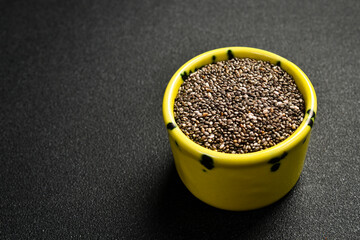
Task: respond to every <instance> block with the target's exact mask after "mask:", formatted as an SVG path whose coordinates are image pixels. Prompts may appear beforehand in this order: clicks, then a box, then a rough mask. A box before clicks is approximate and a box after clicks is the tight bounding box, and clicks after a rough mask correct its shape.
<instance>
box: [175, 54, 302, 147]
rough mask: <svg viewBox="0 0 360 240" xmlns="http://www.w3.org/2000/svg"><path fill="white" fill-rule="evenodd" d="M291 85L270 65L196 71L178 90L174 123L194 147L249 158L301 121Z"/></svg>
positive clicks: (239, 62) (242, 63)
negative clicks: (195, 145) (248, 155)
mask: <svg viewBox="0 0 360 240" xmlns="http://www.w3.org/2000/svg"><path fill="white" fill-rule="evenodd" d="M304 112H305V102H304V99H303V97H302V95H301V93H300V92H299V90H298V88H297V86H296V84H295V81H294V79H293V78H292V76H290V75H289V74H288V73H287V72H285V71H284V70H282V69H281V68H280V67H279V66H275V65H273V64H270V63H269V62H265V61H261V60H255V59H249V58H243V59H239V58H234V59H232V60H228V61H221V62H217V63H214V64H209V65H206V66H204V67H202V68H201V69H198V70H197V71H195V72H194V73H192V74H190V75H189V77H188V78H187V79H186V80H185V81H184V83H183V84H182V85H181V87H180V88H179V92H178V95H177V97H176V99H175V106H174V115H175V121H176V123H177V125H178V126H179V128H180V129H181V131H182V132H183V133H184V134H185V135H186V136H188V137H189V138H190V139H191V140H192V141H194V142H196V143H197V144H199V145H201V146H203V147H206V148H209V149H212V150H215V151H218V152H225V153H250V152H256V151H260V150H263V149H266V148H269V147H272V146H274V145H276V144H278V143H280V142H282V141H283V140H285V139H286V138H287V137H289V136H290V135H291V134H292V133H293V132H294V131H295V130H296V129H297V128H298V127H299V125H300V124H301V122H302V121H303V118H304Z"/></svg>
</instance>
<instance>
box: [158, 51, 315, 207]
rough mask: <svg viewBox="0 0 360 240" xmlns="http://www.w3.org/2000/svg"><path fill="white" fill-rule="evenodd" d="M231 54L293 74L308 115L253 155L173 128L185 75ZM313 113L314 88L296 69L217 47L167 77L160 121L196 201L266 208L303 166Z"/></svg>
mask: <svg viewBox="0 0 360 240" xmlns="http://www.w3.org/2000/svg"><path fill="white" fill-rule="evenodd" d="M233 57H237V58H245V57H247V58H253V59H259V60H264V61H269V62H271V63H272V64H277V65H279V66H281V68H282V69H284V70H285V71H286V72H288V73H289V74H291V75H292V76H293V77H294V79H295V82H296V84H297V86H298V88H299V90H300V92H301V93H302V94H303V96H304V99H305V108H306V113H305V117H304V121H303V122H302V123H301V125H300V126H299V128H298V129H297V130H296V131H295V132H294V133H293V134H292V135H291V136H290V137H289V138H287V139H286V140H285V141H283V142H281V143H279V144H277V145H275V146H273V147H271V148H268V149H265V150H262V151H258V152H253V153H246V154H228V153H220V152H216V151H213V150H210V149H207V148H204V147H202V146H200V145H198V144H196V143H195V142H193V141H192V140H190V139H189V138H188V137H186V135H185V134H184V133H183V132H182V131H181V130H180V129H179V127H178V126H177V124H176V122H175V119H174V113H173V110H174V101H175V97H176V95H177V93H178V89H179V87H180V85H181V84H182V83H183V81H184V79H186V78H187V76H188V75H189V74H190V73H191V72H194V71H196V69H198V68H201V67H202V66H204V65H206V64H210V63H214V62H217V61H222V60H228V59H231V58H233ZM316 111H317V101H316V95H315V90H314V88H313V86H312V84H311V82H310V80H309V79H308V77H307V76H306V75H305V73H304V72H303V71H301V69H300V68H299V67H297V66H296V65H295V64H293V63H292V62H290V61H288V60H286V59H285V58H283V57H280V56H278V55H276V54H274V53H271V52H267V51H264V50H260V49H256V48H248V47H227V48H220V49H215V50H212V51H208V52H205V53H203V54H200V55H199V56H197V57H194V58H193V59H191V60H190V61H188V62H187V63H185V64H184V65H183V66H182V67H181V68H180V69H179V70H178V71H177V72H176V73H175V74H174V76H173V77H172V78H171V80H170V82H169V84H168V86H167V88H166V91H165V95H164V100H163V117H164V122H165V125H166V127H167V130H168V134H169V141H170V145H171V149H172V152H173V156H174V160H175V165H176V169H177V171H178V173H179V176H180V178H181V180H182V181H183V183H184V184H185V186H186V187H187V188H188V189H189V190H190V192H192V193H193V194H194V195H195V196H196V197H197V198H199V199H200V200H202V201H204V202H205V203H208V204H209V205H212V206H214V207H218V208H222V209H227V210H251V209H256V208H260V207H264V206H266V205H269V204H271V203H273V202H275V201H277V200H279V199H280V198H282V197H283V196H284V195H286V193H288V192H289V191H290V190H291V189H292V188H293V187H294V185H295V184H296V182H297V180H298V179H299V177H300V174H301V171H302V168H303V165H304V161H305V155H306V151H307V147H308V144H309V140H310V133H311V129H312V126H313V124H314V120H315V115H316Z"/></svg>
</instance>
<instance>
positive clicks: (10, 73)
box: [0, 0, 360, 239]
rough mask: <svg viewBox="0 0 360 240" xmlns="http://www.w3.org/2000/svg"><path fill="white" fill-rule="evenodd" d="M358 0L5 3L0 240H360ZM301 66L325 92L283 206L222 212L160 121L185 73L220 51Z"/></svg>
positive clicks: (0, 26)
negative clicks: (179, 164) (177, 159)
mask: <svg viewBox="0 0 360 240" xmlns="http://www.w3.org/2000/svg"><path fill="white" fill-rule="evenodd" d="M359 11H360V2H359V1H355V0H353V1H327V2H326V1H230V0H222V1H55V0H50V1H0V110H1V111H0V239H357V238H359V235H360V225H359V222H360V217H359V212H360V200H359V198H360V196H359V194H360V187H359V182H360V177H359V172H360V171H359V170H360V169H359V160H360V157H359V155H360V151H359V149H360V145H359V142H360V136H359V134H360V131H359V130H360V129H359V125H360V120H359V117H360V110H359V105H360V96H359V91H360V83H359V82H360V79H359V76H360V71H359V65H360V60H359V59H360V58H359V56H360V46H359V45H360V40H359V39H360V24H359V22H360V14H359ZM226 46H249V47H257V48H261V49H265V50H268V51H271V52H274V53H277V54H279V55H281V56H283V57H285V58H287V59H289V60H291V61H292V62H294V63H295V64H297V65H298V66H299V67H300V68H301V69H302V70H303V71H304V72H305V73H306V74H307V75H308V77H309V78H310V79H311V81H312V83H313V85H314V87H315V89H316V92H317V96H318V113H317V118H316V121H315V124H314V127H313V133H312V139H311V142H310V146H309V150H308V155H307V158H306V164H305V166H304V170H303V173H302V175H301V178H300V180H299V182H298V183H297V185H296V187H295V188H294V189H293V190H292V191H291V192H290V193H289V194H288V195H287V196H286V197H285V198H283V199H282V200H280V201H279V202H277V203H275V204H274V205H271V206H269V207H266V208H263V209H259V210H255V211H250V212H228V211H223V210H218V209H215V208H213V207H210V206H208V205H206V204H204V203H202V202H200V201H199V200H197V199H196V198H195V197H193V196H192V195H191V194H190V193H189V192H188V190H187V189H186V188H185V187H184V186H183V184H182V182H181V181H180V179H179V177H178V176H177V173H176V171H175V168H174V163H173V159H172V154H171V150H170V146H169V144H168V139H167V132H166V128H165V125H164V124H163V121H162V111H161V105H162V97H163V93H164V90H165V87H166V85H167V83H168V81H169V79H170V78H171V76H172V75H173V74H174V73H175V71H176V70H177V69H178V68H179V67H180V66H181V65H182V64H183V63H185V62H186V61H187V60H189V59H190V58H192V57H194V56H196V55H198V54H200V53H202V52H204V51H207V50H211V49H214V48H219V47H226Z"/></svg>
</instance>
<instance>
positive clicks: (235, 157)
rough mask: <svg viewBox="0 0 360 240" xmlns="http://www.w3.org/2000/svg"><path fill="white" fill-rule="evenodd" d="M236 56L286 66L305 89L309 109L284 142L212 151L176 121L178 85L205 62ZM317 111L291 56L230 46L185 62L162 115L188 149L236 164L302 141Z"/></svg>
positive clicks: (308, 84)
mask: <svg viewBox="0 0 360 240" xmlns="http://www.w3.org/2000/svg"><path fill="white" fill-rule="evenodd" d="M234 57H237V58H253V59H257V60H263V61H269V62H270V63H272V64H274V65H278V66H280V67H281V68H282V69H283V70H285V71H286V72H287V73H289V74H290V75H292V76H293V78H294V80H295V83H296V85H297V86H298V89H299V91H300V92H301V93H302V95H303V97H304V100H305V109H306V113H305V116H304V120H303V122H302V123H301V125H300V126H299V127H298V128H297V130H296V131H295V132H294V133H293V134H292V135H291V136H290V137H288V138H287V139H286V140H284V141H283V142H281V143H279V144H277V145H275V146H273V147H270V148H267V149H265V150H261V151H258V152H252V153H246V154H230V153H222V152H217V151H213V150H210V149H207V148H204V147H202V146H200V145H198V144H196V143H195V142H193V141H192V140H190V139H189V138H188V137H187V136H186V135H185V134H184V133H183V132H182V131H181V130H180V129H179V128H178V127H177V125H176V122H175V119H174V114H173V111H174V102H175V98H176V96H177V93H178V89H179V87H180V86H181V84H182V83H183V81H184V80H186V79H187V77H188V76H189V75H190V74H191V73H192V72H194V71H196V70H197V69H199V68H201V67H203V66H204V65H207V64H210V63H215V62H218V61H223V60H229V59H232V58H234ZM316 111H317V102H316V94H315V90H314V88H313V86H312V84H311V82H310V80H309V79H308V77H307V76H306V75H305V73H304V72H303V71H302V70H301V69H300V68H299V67H297V66H296V65H295V64H293V63H292V62H290V61H289V60H287V59H285V58H283V57H280V56H278V55H276V54H274V53H271V52H268V51H264V50H260V49H256V48H248V47H227V48H220V49H215V50H211V51H208V52H205V53H203V54H200V55H198V56H196V57H194V58H193V59H191V60H190V61H188V62H187V63H185V64H184V65H183V66H182V67H180V68H179V70H178V71H177V72H176V73H175V74H174V75H173V77H172V78H171V80H170V82H169V84H168V86H167V88H166V91H165V95H164V101H163V117H164V121H165V124H166V125H167V127H168V129H169V130H170V131H169V134H170V135H171V136H172V137H173V138H174V139H175V140H176V141H177V143H179V144H181V145H182V147H185V148H186V150H187V151H188V152H189V153H192V154H196V155H197V154H207V155H209V156H211V157H213V158H214V160H216V159H217V161H218V164H223V165H228V164H230V165H234V164H235V165H236V164H240V165H242V164H255V163H259V162H261V161H262V160H263V159H267V158H268V157H269V156H270V157H271V156H276V155H279V154H281V153H283V152H284V151H286V150H288V149H290V148H292V147H293V146H295V145H296V144H298V143H299V142H300V141H303V140H304V138H306V137H307V135H308V134H309V132H310V131H311V128H312V124H313V121H314V119H315V113H316Z"/></svg>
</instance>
